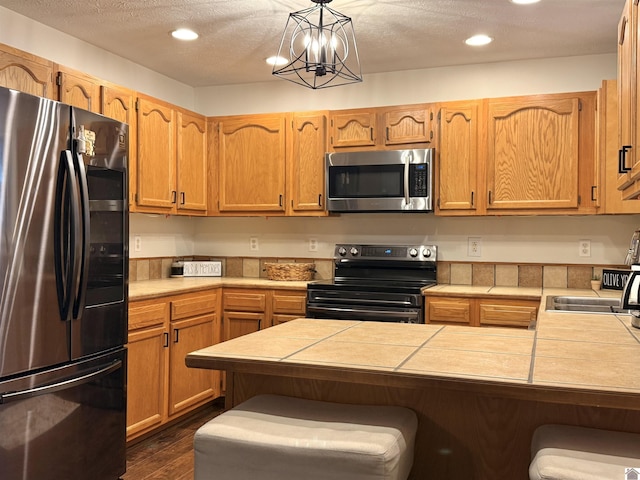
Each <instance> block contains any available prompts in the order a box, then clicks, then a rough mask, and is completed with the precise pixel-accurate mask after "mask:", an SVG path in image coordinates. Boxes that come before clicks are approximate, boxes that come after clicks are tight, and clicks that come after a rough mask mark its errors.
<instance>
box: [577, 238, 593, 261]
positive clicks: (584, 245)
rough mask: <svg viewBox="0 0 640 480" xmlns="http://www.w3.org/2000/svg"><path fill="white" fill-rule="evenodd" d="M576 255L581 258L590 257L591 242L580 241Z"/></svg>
mask: <svg viewBox="0 0 640 480" xmlns="http://www.w3.org/2000/svg"><path fill="white" fill-rule="evenodd" d="M578 255H580V256H581V257H590V256H591V240H580V241H579V242H578Z"/></svg>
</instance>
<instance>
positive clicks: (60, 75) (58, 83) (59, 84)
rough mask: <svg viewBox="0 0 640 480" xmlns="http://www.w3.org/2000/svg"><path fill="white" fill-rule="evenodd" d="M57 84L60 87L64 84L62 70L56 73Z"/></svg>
mask: <svg viewBox="0 0 640 480" xmlns="http://www.w3.org/2000/svg"><path fill="white" fill-rule="evenodd" d="M56 85H57V86H59V87H60V86H62V72H58V74H57V75H56Z"/></svg>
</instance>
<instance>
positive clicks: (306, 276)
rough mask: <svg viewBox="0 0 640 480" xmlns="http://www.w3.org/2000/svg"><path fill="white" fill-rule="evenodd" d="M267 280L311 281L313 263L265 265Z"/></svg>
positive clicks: (313, 270)
mask: <svg viewBox="0 0 640 480" xmlns="http://www.w3.org/2000/svg"><path fill="white" fill-rule="evenodd" d="M264 269H265V270H266V272H267V278H268V279H269V280H313V274H314V273H316V270H315V265H314V264H313V263H265V264H264Z"/></svg>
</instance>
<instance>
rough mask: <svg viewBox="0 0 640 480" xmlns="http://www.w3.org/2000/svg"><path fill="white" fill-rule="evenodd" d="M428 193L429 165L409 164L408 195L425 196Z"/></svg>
mask: <svg viewBox="0 0 640 480" xmlns="http://www.w3.org/2000/svg"><path fill="white" fill-rule="evenodd" d="M428 194H429V165H427V164H426V163H418V164H410V165H409V196H410V197H426V196H427V195H428Z"/></svg>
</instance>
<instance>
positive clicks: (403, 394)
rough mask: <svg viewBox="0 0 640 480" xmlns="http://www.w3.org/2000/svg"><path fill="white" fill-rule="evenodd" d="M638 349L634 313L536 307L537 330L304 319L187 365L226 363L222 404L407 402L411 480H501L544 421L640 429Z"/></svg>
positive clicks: (520, 464) (520, 471)
mask: <svg viewBox="0 0 640 480" xmlns="http://www.w3.org/2000/svg"><path fill="white" fill-rule="evenodd" d="M452 290H456V289H455V288H453V289H452ZM451 293H452V294H455V293H457V292H451ZM566 293H567V292H566V291H564V290H563V291H562V292H561V293H559V294H566ZM585 293H587V292H585ZM547 294H556V293H555V292H553V291H546V290H545V292H544V293H543V295H542V298H541V305H544V302H545V299H546V295H547ZM593 294H594V295H597V294H596V293H595V292H593ZM638 358H640V329H635V328H633V327H632V326H631V320H630V317H629V316H626V315H596V314H574V313H555V312H546V311H545V310H544V309H540V311H539V313H538V320H537V324H536V328H535V329H534V330H533V329H532V330H527V329H514V328H499V327H483V328H480V327H463V326H449V325H447V326H444V325H425V324H400V323H384V322H360V321H346V320H345V321H342V320H315V319H305V318H302V319H297V320H292V321H290V322H287V323H284V324H281V325H277V326H275V327H270V328H267V329H264V330H261V331H258V332H255V333H251V334H249V335H245V336H242V337H238V338H235V339H232V340H229V341H226V342H223V343H220V344H217V345H214V346H211V347H208V348H204V349H201V350H198V351H196V352H192V353H190V354H188V355H187V358H186V363H187V365H188V366H190V367H199V368H210V369H220V370H226V393H225V403H226V406H227V408H232V407H234V406H235V405H238V404H239V403H241V402H242V401H244V400H246V399H248V398H251V397H252V396H254V395H258V394H261V393H275V394H281V395H290V396H296V397H302V398H310V399H315V400H324V401H334V402H343V403H361V404H388V405H399V406H405V407H408V408H411V409H413V410H414V411H415V412H416V414H417V415H418V419H419V420H418V425H419V426H418V434H417V436H416V452H419V453H417V454H416V456H415V457H414V466H413V470H412V473H411V476H410V479H411V480H417V479H424V478H438V479H442V480H457V479H459V478H474V479H476V480H496V479H498V478H500V479H502V478H514V479H516V478H517V479H524V478H528V475H527V470H528V466H529V461H530V443H531V437H532V435H533V432H534V430H535V429H536V428H537V427H538V426H539V425H542V424H548V423H563V424H570V425H581V426H585V427H591V428H604V429H610V430H619V431H629V432H635V433H640V369H639V368H638V365H637V363H638Z"/></svg>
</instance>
